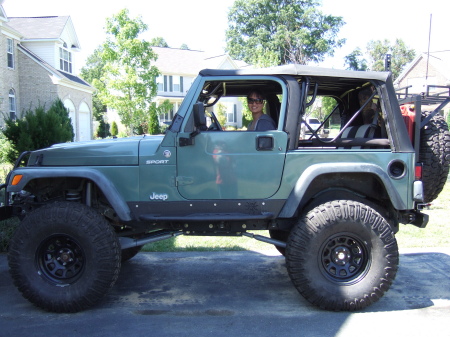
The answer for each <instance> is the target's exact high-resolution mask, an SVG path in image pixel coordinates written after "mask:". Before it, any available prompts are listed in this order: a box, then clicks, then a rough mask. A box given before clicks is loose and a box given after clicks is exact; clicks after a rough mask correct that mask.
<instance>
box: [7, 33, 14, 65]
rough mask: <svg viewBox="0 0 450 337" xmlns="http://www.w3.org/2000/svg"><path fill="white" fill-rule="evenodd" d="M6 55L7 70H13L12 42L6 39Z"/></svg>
mask: <svg viewBox="0 0 450 337" xmlns="http://www.w3.org/2000/svg"><path fill="white" fill-rule="evenodd" d="M6 54H7V58H8V68H11V69H14V42H13V40H12V39H6Z"/></svg>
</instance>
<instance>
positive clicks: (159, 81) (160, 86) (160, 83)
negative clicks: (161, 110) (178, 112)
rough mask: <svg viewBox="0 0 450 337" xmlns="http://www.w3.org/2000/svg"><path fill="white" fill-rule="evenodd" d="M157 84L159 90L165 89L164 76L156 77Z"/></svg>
mask: <svg viewBox="0 0 450 337" xmlns="http://www.w3.org/2000/svg"><path fill="white" fill-rule="evenodd" d="M156 85H157V87H158V91H163V90H164V77H163V76H162V75H160V76H158V77H157V78H156Z"/></svg>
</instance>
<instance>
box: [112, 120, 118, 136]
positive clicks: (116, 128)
mask: <svg viewBox="0 0 450 337" xmlns="http://www.w3.org/2000/svg"><path fill="white" fill-rule="evenodd" d="M118 134H119V128H118V127H117V123H116V121H113V122H112V123H111V136H113V137H115V136H117V135H118Z"/></svg>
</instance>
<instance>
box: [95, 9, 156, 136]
mask: <svg viewBox="0 0 450 337" xmlns="http://www.w3.org/2000/svg"><path fill="white" fill-rule="evenodd" d="M146 30H147V25H146V24H144V23H143V22H142V19H141V18H140V17H138V18H136V19H131V18H130V17H129V15H128V10H127V9H123V10H121V11H120V12H119V13H118V14H116V15H113V16H112V17H111V18H108V19H107V20H106V35H107V38H106V41H105V42H104V43H103V45H102V47H101V48H102V49H103V50H102V52H101V53H100V57H101V60H102V61H104V62H105V66H104V73H103V76H101V78H100V80H99V79H94V86H95V87H96V88H97V89H98V90H99V98H100V99H101V100H102V102H103V103H104V104H106V105H107V106H108V107H111V108H112V109H115V110H116V111H117V113H118V114H119V116H120V118H121V122H122V124H124V126H125V127H126V128H127V130H128V133H129V134H131V133H132V132H133V131H134V130H135V129H136V128H137V127H138V126H140V125H142V124H144V123H146V121H148V120H150V119H152V118H154V115H155V114H156V118H157V111H156V109H153V108H151V103H152V99H153V98H154V97H155V96H156V92H157V86H156V77H157V76H158V75H159V70H158V69H157V68H156V67H155V66H154V65H152V64H151V63H152V61H155V60H156V59H157V55H156V54H155V53H154V52H153V50H152V49H151V46H150V43H149V42H147V41H145V40H142V39H139V38H138V37H139V35H140V34H141V33H143V32H145V31H146ZM152 116H153V117H152Z"/></svg>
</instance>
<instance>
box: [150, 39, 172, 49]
mask: <svg viewBox="0 0 450 337" xmlns="http://www.w3.org/2000/svg"><path fill="white" fill-rule="evenodd" d="M150 45H151V46H152V47H161V48H169V45H168V44H167V42H166V40H164V38H162V37H155V38H153V39H152V40H151V41H150Z"/></svg>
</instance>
